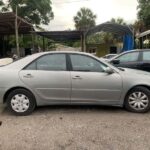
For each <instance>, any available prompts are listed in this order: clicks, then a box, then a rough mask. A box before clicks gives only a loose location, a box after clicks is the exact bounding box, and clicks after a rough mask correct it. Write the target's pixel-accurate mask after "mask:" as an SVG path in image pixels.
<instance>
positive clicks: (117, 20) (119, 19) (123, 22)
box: [109, 18, 126, 25]
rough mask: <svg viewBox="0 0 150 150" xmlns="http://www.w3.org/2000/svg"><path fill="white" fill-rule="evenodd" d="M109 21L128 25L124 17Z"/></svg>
mask: <svg viewBox="0 0 150 150" xmlns="http://www.w3.org/2000/svg"><path fill="white" fill-rule="evenodd" d="M109 22H111V23H116V24H120V25H126V23H125V21H124V19H123V18H112V19H111V20H110V21H109Z"/></svg>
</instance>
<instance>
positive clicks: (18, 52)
mask: <svg viewBox="0 0 150 150" xmlns="http://www.w3.org/2000/svg"><path fill="white" fill-rule="evenodd" d="M15 33H16V50H17V55H18V57H20V50H19V35H18V6H17V4H16V18H15Z"/></svg>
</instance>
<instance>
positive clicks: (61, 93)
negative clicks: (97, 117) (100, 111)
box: [0, 51, 150, 115]
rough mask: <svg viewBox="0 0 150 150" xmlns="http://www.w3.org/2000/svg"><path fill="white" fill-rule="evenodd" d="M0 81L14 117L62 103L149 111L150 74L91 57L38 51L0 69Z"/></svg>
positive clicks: (2, 97)
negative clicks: (37, 108)
mask: <svg viewBox="0 0 150 150" xmlns="http://www.w3.org/2000/svg"><path fill="white" fill-rule="evenodd" d="M0 77H1V78H0V102H1V103H7V107H8V108H9V110H10V111H12V112H13V113H15V114H16V115H28V114H30V113H31V112H32V111H33V110H34V109H35V107H36V106H42V105H58V104H73V105H75V104H76V105H81V104H82V105H89V104H95V105H111V106H120V107H123V106H125V108H126V109H128V110H130V111H133V112H138V113H142V112H147V111H148V110H149V109H150V74H149V73H147V72H143V71H137V70H132V69H121V68H120V69H118V68H116V67H114V66H112V65H110V64H109V63H106V62H104V61H102V60H99V58H97V57H95V56H92V55H90V54H87V53H81V52H65V51H64V52H63V51H61V52H56V51H55V52H43V53H37V54H34V55H31V56H28V57H25V58H23V59H21V60H18V61H16V62H13V63H11V64H9V65H7V66H4V67H1V68H0Z"/></svg>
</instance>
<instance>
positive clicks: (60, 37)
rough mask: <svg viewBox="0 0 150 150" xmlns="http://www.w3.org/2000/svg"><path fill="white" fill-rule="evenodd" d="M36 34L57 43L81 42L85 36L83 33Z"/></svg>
mask: <svg viewBox="0 0 150 150" xmlns="http://www.w3.org/2000/svg"><path fill="white" fill-rule="evenodd" d="M36 33H37V34H38V35H41V36H44V37H47V38H49V39H53V40H55V41H66V40H80V38H81V36H82V35H83V31H45V32H36Z"/></svg>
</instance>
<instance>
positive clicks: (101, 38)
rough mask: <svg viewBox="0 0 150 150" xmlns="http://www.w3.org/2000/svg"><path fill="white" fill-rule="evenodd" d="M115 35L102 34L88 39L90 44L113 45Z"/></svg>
mask: <svg viewBox="0 0 150 150" xmlns="http://www.w3.org/2000/svg"><path fill="white" fill-rule="evenodd" d="M112 42H113V35H112V34H111V33H106V32H100V33H96V34H94V35H91V36H89V37H87V43H88V44H102V43H112Z"/></svg>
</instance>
